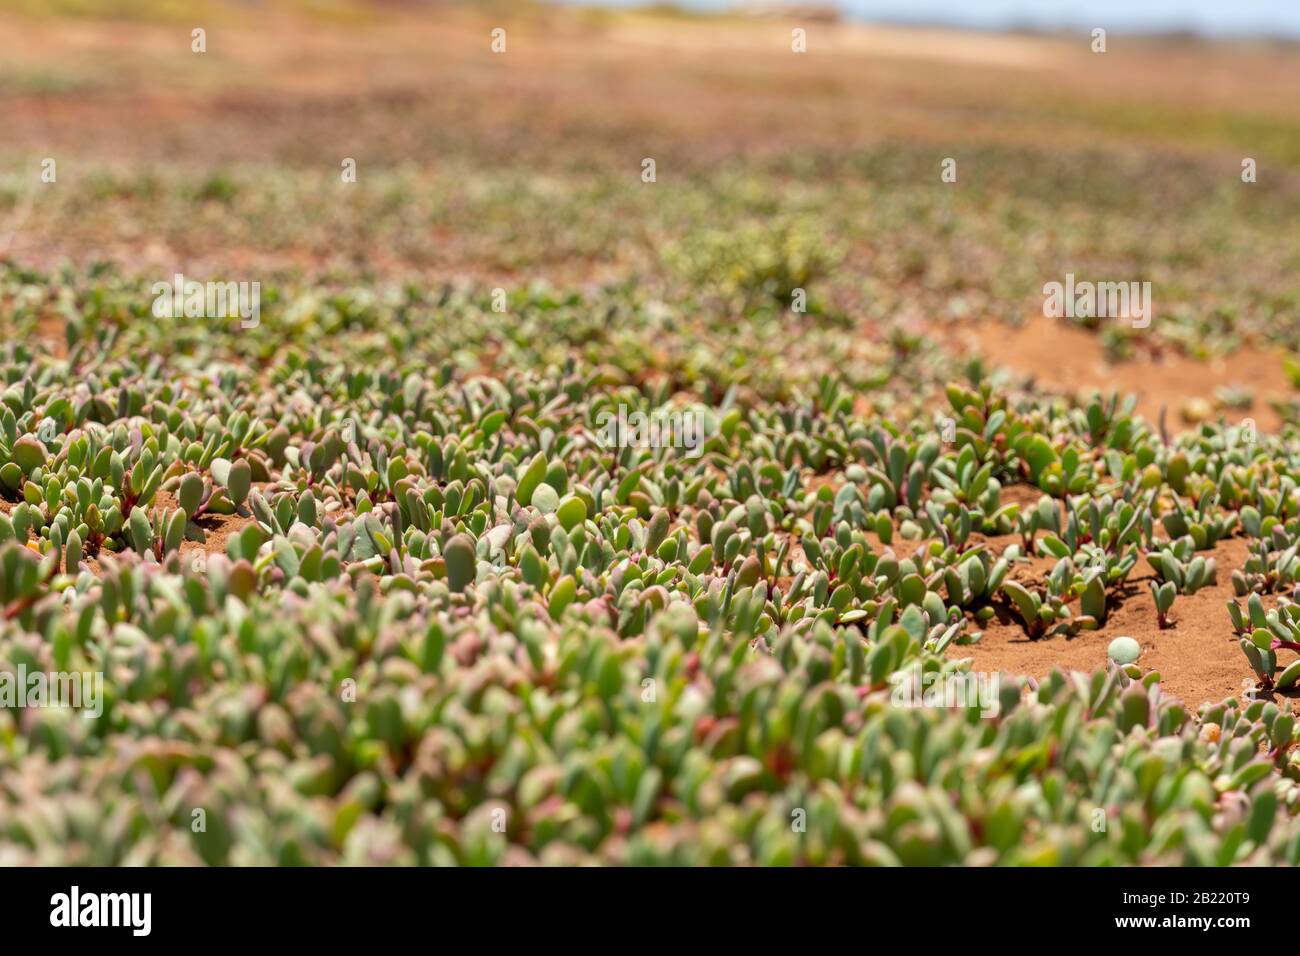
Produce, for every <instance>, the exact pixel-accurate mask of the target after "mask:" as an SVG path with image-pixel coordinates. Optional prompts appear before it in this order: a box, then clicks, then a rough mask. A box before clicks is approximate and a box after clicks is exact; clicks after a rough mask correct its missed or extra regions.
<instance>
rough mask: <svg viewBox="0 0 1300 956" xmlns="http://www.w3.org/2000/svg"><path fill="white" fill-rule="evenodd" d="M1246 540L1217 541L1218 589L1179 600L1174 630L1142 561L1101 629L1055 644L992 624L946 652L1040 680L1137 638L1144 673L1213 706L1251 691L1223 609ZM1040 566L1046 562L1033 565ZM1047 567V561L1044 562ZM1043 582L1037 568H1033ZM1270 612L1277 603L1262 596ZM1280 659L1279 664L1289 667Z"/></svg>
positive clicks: (1081, 666)
mask: <svg viewBox="0 0 1300 956" xmlns="http://www.w3.org/2000/svg"><path fill="white" fill-rule="evenodd" d="M1249 547H1250V545H1249V541H1248V540H1247V539H1245V538H1229V539H1228V540H1226V541H1221V542H1219V544H1218V546H1217V547H1216V548H1215V549H1214V551H1213V552H1212V553H1213V555H1214V558H1215V560H1216V562H1217V571H1218V582H1219V583H1218V584H1216V585H1213V586H1211V587H1205V588H1202V589H1201V590H1199V591H1197V592H1196V593H1195V594H1193V595H1186V594H1180V595H1179V596H1178V599H1177V601H1176V602H1175V603H1174V607H1173V610H1172V612H1171V617H1172V618H1173V620H1174V626H1172V627H1170V628H1168V629H1166V630H1163V631H1162V630H1160V629H1159V627H1158V626H1157V623H1156V609H1155V602H1154V600H1153V599H1152V597H1151V591H1150V589H1149V588H1148V586H1147V582H1148V581H1150V580H1152V575H1151V574H1150V573H1145V574H1144V573H1142V572H1143V571H1149V569H1148V568H1147V565H1146V563H1145V561H1140V562H1139V563H1138V566H1137V567H1136V568H1135V569H1134V571H1133V574H1132V575H1131V576H1130V578H1129V581H1128V584H1127V585H1126V587H1125V588H1124V591H1123V593H1122V595H1121V596H1120V603H1119V604H1118V605H1117V606H1114V607H1112V608H1111V610H1110V612H1109V615H1108V618H1107V621H1106V625H1105V627H1103V628H1101V629H1099V630H1096V631H1083V632H1080V633H1079V634H1078V635H1077V636H1075V637H1072V638H1065V637H1052V638H1046V639H1043V640H1038V641H1031V640H1029V638H1028V637H1026V636H1025V632H1024V629H1023V628H1022V627H1021V626H1020V625H1019V624H1018V623H1015V622H1013V621H1000V620H998V619H994V620H993V621H991V622H990V624H989V626H987V627H986V628H984V637H983V638H982V639H981V640H980V642H979V643H978V644H972V645H963V646H954V647H950V648H949V649H948V656H949V657H952V658H960V657H969V658H971V659H972V665H971V666H972V667H973V668H974V669H975V670H979V671H1006V672H1008V673H1013V674H1025V675H1029V676H1033V677H1040V678H1041V677H1044V676H1046V675H1047V674H1049V673H1050V672H1051V671H1052V670H1053V669H1055V668H1060V669H1061V670H1064V671H1070V670H1078V671H1089V672H1090V671H1093V670H1095V669H1096V668H1098V667H1104V666H1105V664H1106V648H1107V646H1108V645H1109V644H1110V642H1111V641H1112V640H1114V639H1115V638H1116V637H1119V636H1120V635H1128V636H1129V637H1132V638H1134V639H1135V640H1136V641H1137V642H1138V643H1139V644H1140V645H1141V646H1142V656H1141V657H1140V658H1139V659H1138V664H1139V666H1141V668H1142V669H1143V671H1144V672H1145V671H1156V672H1158V673H1159V674H1160V684H1161V687H1162V688H1163V689H1164V690H1165V691H1166V692H1168V693H1169V694H1171V695H1173V696H1175V697H1178V698H1181V699H1182V700H1183V702H1184V703H1185V704H1187V705H1188V707H1189V708H1191V709H1193V710H1195V708H1196V707H1198V706H1199V705H1200V704H1201V703H1203V702H1205V701H1212V702H1217V701H1220V700H1222V699H1223V698H1225V697H1228V696H1231V695H1239V694H1241V693H1242V691H1243V689H1244V688H1245V687H1248V686H1253V684H1254V676H1253V674H1252V673H1251V670H1250V666H1249V665H1248V664H1247V663H1246V658H1245V656H1244V655H1243V654H1242V653H1241V648H1240V647H1238V645H1237V639H1236V638H1235V637H1233V634H1232V626H1231V624H1230V623H1229V621H1228V612H1227V610H1226V607H1227V602H1228V601H1229V600H1231V599H1232V597H1233V593H1232V583H1231V580H1230V578H1231V574H1232V570H1233V569H1234V568H1240V567H1241V566H1242V564H1244V563H1245V559H1246V556H1247V553H1248V551H1249ZM1037 560H1038V561H1039V564H1040V565H1042V564H1043V563H1045V562H1044V559H1037ZM1046 563H1047V564H1049V565H1050V562H1046ZM1034 571H1035V575H1036V577H1037V579H1038V580H1041V573H1042V567H1041V566H1040V567H1036V568H1034ZM1264 600H1265V604H1266V605H1267V606H1270V607H1271V606H1274V605H1275V604H1276V600H1277V599H1276V597H1275V596H1265V599H1264ZM1287 653H1288V652H1283V655H1284V656H1283V659H1282V661H1281V663H1283V664H1284V665H1285V664H1286V663H1289V662H1290V657H1289V656H1286V655H1287Z"/></svg>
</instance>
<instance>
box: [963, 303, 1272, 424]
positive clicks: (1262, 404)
mask: <svg viewBox="0 0 1300 956" xmlns="http://www.w3.org/2000/svg"><path fill="white" fill-rule="evenodd" d="M971 338H972V341H971V342H970V343H969V344H970V346H971V347H973V348H975V349H977V350H979V352H980V353H981V354H982V355H983V356H984V357H985V358H986V359H987V360H988V361H990V362H992V363H994V364H997V365H1002V366H1004V367H1006V368H1009V369H1011V370H1012V371H1014V372H1018V373H1020V374H1022V375H1027V376H1032V377H1033V379H1034V381H1035V382H1036V383H1037V384H1039V385H1041V386H1043V387H1044V388H1047V389H1050V390H1052V391H1059V392H1061V393H1063V394H1080V393H1085V392H1090V391H1093V390H1094V389H1095V390H1099V391H1101V392H1102V393H1103V394H1109V393H1110V392H1114V391H1117V392H1120V393H1121V394H1127V393H1132V394H1134V395H1136V396H1137V399H1138V401H1137V408H1136V411H1137V412H1138V414H1140V415H1141V416H1142V417H1143V418H1145V419H1147V421H1149V422H1152V423H1154V422H1157V421H1159V419H1160V409H1161V406H1166V407H1167V408H1168V414H1167V416H1166V421H1167V424H1168V427H1169V429H1170V431H1171V432H1173V433H1177V432H1178V431H1181V430H1182V429H1183V428H1185V427H1186V426H1185V424H1184V423H1183V422H1182V420H1181V418H1180V417H1179V409H1181V408H1182V407H1183V405H1184V403H1186V402H1188V401H1190V400H1191V399H1204V400H1206V401H1210V400H1212V398H1213V395H1214V391H1215V389H1217V388H1219V387H1221V386H1230V385H1237V386H1246V387H1249V388H1251V389H1252V390H1253V391H1254V397H1255V400H1254V404H1253V405H1252V407H1251V408H1250V409H1249V410H1247V411H1243V412H1227V413H1225V416H1224V417H1225V418H1226V419H1227V420H1229V421H1232V420H1233V419H1234V417H1235V418H1246V417H1250V418H1253V419H1254V420H1255V423H1256V426H1257V427H1258V428H1259V429H1260V430H1261V431H1265V432H1275V431H1277V430H1278V429H1279V428H1280V427H1281V425H1282V419H1281V417H1280V416H1279V415H1278V414H1277V412H1276V411H1275V410H1274V409H1273V408H1272V407H1271V406H1270V405H1269V399H1271V398H1287V397H1291V396H1292V395H1293V394H1294V389H1292V387H1291V383H1290V382H1289V381H1288V379H1287V377H1286V373H1285V371H1284V370H1283V367H1282V353H1281V352H1279V351H1270V350H1267V349H1262V348H1254V347H1250V346H1245V347H1242V348H1240V349H1238V350H1237V351H1236V352H1234V353H1233V354H1232V355H1230V356H1227V357H1226V358H1217V359H1213V360H1211V361H1207V362H1201V361H1198V360H1197V359H1194V358H1188V357H1187V356H1184V355H1178V354H1176V353H1173V352H1165V353H1164V354H1162V355H1160V356H1158V357H1140V358H1136V359H1133V360H1131V361H1125V362H1111V361H1109V360H1108V358H1107V357H1106V352H1105V349H1104V348H1103V346H1102V344H1101V340H1100V339H1099V338H1098V337H1097V336H1096V335H1095V334H1094V333H1092V332H1089V331H1087V330H1085V329H1080V328H1075V327H1073V326H1070V325H1067V324H1066V323H1065V322H1064V321H1062V320H1052V319H1047V318H1044V317H1043V316H1041V315H1040V316H1033V317H1031V318H1030V319H1028V320H1027V321H1026V322H1025V323H1024V324H1022V325H1020V326H1009V325H1005V324H1002V323H997V322H990V323H984V324H982V325H981V326H980V328H979V330H978V332H977V333H976V334H975V335H973V336H972V337H971Z"/></svg>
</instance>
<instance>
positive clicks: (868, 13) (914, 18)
mask: <svg viewBox="0 0 1300 956" xmlns="http://www.w3.org/2000/svg"><path fill="white" fill-rule="evenodd" d="M564 2H574V0H564ZM576 2H593V3H596V4H597V5H604V6H639V5H641V4H642V3H643V2H644V0H603V2H602V0H576ZM676 2H677V4H678V5H679V6H682V7H694V8H698V9H724V8H726V7H728V6H731V5H733V4H732V0H676ZM815 2H833V3H834V4H835V5H836V6H838V7H840V8H841V9H842V10H844V12H845V13H846V14H847V15H849V16H852V17H855V18H860V19H866V20H883V21H891V22H922V23H939V24H951V25H957V26H970V27H979V28H984V29H1002V28H1006V27H1036V28H1040V29H1057V28H1063V27H1066V28H1078V29H1091V28H1093V27H1105V28H1106V29H1108V30H1116V31H1121V32H1122V31H1126V30H1151V31H1168V30H1192V31H1195V32H1198V33H1204V34H1209V35H1214V36H1220V35H1233V34H1271V35H1278V36H1289V37H1294V38H1300V0H959V2H955V0H815Z"/></svg>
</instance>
